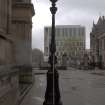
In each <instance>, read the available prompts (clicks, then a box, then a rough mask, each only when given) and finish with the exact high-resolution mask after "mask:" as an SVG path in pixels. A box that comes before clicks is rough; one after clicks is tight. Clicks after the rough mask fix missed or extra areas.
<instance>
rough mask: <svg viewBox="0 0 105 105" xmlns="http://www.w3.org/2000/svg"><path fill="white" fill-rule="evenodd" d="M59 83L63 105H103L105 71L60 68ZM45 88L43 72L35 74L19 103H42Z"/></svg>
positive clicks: (36, 104)
mask: <svg viewBox="0 0 105 105" xmlns="http://www.w3.org/2000/svg"><path fill="white" fill-rule="evenodd" d="M59 85H60V93H61V101H62V103H63V105H105V71H99V70H97V71H83V70H75V69H70V70H65V71H64V70H62V71H59ZM45 88H46V75H45V73H42V74H36V75H35V84H34V85H33V87H32V89H31V90H30V91H29V93H28V94H27V96H26V97H25V98H24V100H23V102H22V103H21V105H43V101H44V94H45Z"/></svg>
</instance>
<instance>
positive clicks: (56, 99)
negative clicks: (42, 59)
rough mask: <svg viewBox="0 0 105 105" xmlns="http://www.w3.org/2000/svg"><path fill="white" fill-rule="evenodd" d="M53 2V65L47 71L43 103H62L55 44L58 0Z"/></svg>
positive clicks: (51, 52) (51, 49)
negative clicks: (56, 66)
mask: <svg viewBox="0 0 105 105" xmlns="http://www.w3.org/2000/svg"><path fill="white" fill-rule="evenodd" d="M50 1H51V2H52V7H50V11H51V13H52V32H51V43H50V54H49V64H50V65H51V66H50V68H49V70H48V72H47V87H46V93H45V101H44V103H43V105H62V104H61V101H60V91H59V80H58V78H59V75H58V71H57V70H56V68H55V64H56V63H57V57H56V56H55V52H56V44H55V14H56V11H57V7H56V4H55V3H56V2H57V0H50Z"/></svg>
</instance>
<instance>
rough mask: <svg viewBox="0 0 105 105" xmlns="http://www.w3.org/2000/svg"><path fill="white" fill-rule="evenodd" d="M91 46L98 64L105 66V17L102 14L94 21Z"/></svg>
mask: <svg viewBox="0 0 105 105" xmlns="http://www.w3.org/2000/svg"><path fill="white" fill-rule="evenodd" d="M90 48H91V53H92V55H93V56H94V61H95V64H96V65H99V66H100V67H101V68H102V67H103V68H104V67H105V17H104V16H102V17H101V16H100V17H99V20H98V22H97V23H96V24H94V23H93V28H92V32H91V33H90Z"/></svg>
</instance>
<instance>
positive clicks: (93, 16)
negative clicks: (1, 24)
mask: <svg viewBox="0 0 105 105" xmlns="http://www.w3.org/2000/svg"><path fill="white" fill-rule="evenodd" d="M37 2H38V3H42V4H43V5H46V6H48V8H49V7H50V6H51V3H50V1H49V0H40V1H39V0H37ZM35 5H37V3H36V4H35ZM56 5H57V7H58V11H57V13H56V24H81V25H84V26H86V30H87V32H86V35H87V45H88V46H89V33H90V31H91V27H92V22H93V20H95V21H97V19H98V18H99V15H105V0H58V2H57V3H56ZM42 12H46V11H42ZM49 15H50V14H49ZM33 34H38V36H35V35H34V38H33V40H36V41H34V42H33V47H40V48H43V27H42V29H41V30H39V31H38V32H36V31H34V32H33ZM39 42H40V43H41V44H40V43H39Z"/></svg>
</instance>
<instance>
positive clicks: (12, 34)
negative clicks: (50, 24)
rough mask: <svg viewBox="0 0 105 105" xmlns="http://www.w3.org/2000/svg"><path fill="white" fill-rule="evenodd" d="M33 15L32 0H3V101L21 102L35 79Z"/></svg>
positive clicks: (0, 38)
mask: <svg viewBox="0 0 105 105" xmlns="http://www.w3.org/2000/svg"><path fill="white" fill-rule="evenodd" d="M33 15H34V8H33V5H32V3H31V0H0V105H18V104H19V101H20V100H21V98H22V96H24V95H23V93H24V89H26V88H27V87H28V86H30V84H31V83H32V79H33V78H32V77H33V76H32V68H31V63H32V62H31V51H32V49H31V30H32V16H33ZM26 82H27V87H25V86H26ZM24 83H25V85H24ZM27 89H28V88H27Z"/></svg>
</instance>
